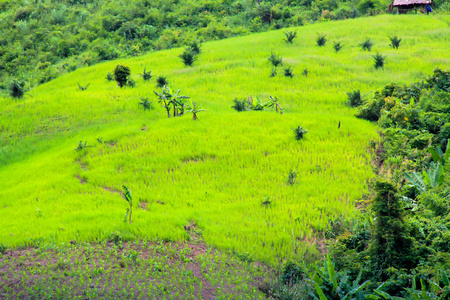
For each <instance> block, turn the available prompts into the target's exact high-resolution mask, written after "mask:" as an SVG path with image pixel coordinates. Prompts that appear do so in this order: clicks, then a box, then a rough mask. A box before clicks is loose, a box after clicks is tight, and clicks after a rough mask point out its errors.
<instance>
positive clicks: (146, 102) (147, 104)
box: [139, 97, 153, 111]
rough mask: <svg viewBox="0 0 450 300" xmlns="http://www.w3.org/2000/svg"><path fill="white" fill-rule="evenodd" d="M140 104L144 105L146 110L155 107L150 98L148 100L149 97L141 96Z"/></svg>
mask: <svg viewBox="0 0 450 300" xmlns="http://www.w3.org/2000/svg"><path fill="white" fill-rule="evenodd" d="M139 105H140V106H142V108H143V109H144V111H145V110H151V109H153V105H152V102H150V101H149V100H148V97H145V98H144V97H142V98H141V102H139Z"/></svg>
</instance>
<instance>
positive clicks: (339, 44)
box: [333, 42, 344, 53]
mask: <svg viewBox="0 0 450 300" xmlns="http://www.w3.org/2000/svg"><path fill="white" fill-rule="evenodd" d="M342 47H344V46H343V45H342V44H341V42H334V45H333V48H334V51H336V53H338V52H339V51H340V50H341V49H342Z"/></svg>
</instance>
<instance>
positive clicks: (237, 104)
mask: <svg viewBox="0 0 450 300" xmlns="http://www.w3.org/2000/svg"><path fill="white" fill-rule="evenodd" d="M233 102H234V104H233V106H231V108H233V109H235V110H237V111H245V110H247V107H246V104H247V101H246V100H245V99H243V100H239V99H237V98H236V99H234V100H233Z"/></svg>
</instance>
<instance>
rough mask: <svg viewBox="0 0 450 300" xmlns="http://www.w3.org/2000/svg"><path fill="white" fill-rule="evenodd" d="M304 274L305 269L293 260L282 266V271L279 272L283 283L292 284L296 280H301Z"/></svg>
mask: <svg viewBox="0 0 450 300" xmlns="http://www.w3.org/2000/svg"><path fill="white" fill-rule="evenodd" d="M305 275H306V269H305V267H304V266H302V265H297V264H295V263H293V262H288V263H287V264H286V266H285V267H284V268H283V273H282V274H281V278H280V279H281V281H282V282H283V284H289V285H293V284H295V283H297V282H298V281H300V280H302V279H303V278H304V277H306V276H305Z"/></svg>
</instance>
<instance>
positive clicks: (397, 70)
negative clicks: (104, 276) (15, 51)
mask: <svg viewBox="0 0 450 300" xmlns="http://www.w3.org/2000/svg"><path fill="white" fill-rule="evenodd" d="M290 30H292V29H290ZM293 30H296V31H297V35H298V38H297V39H295V40H294V43H293V44H286V43H285V42H283V38H284V33H283V30H279V31H272V32H267V33H261V34H255V35H251V36H246V37H240V38H233V39H229V40H223V41H217V42H210V43H205V44H204V45H203V48H202V50H203V52H202V54H201V55H200V57H199V60H198V61H197V62H196V63H195V64H194V66H193V67H184V66H183V64H182V63H181V61H180V59H179V58H178V55H179V54H180V53H181V52H182V51H183V49H172V50H168V51H161V52H157V53H152V54H149V55H147V56H143V57H136V58H132V59H127V60H120V61H114V62H108V63H104V64H100V65H96V66H94V67H90V68H84V69H80V70H77V71H76V72H73V73H70V74H67V75H66V76H63V77H61V78H59V79H57V80H54V81H52V82H50V83H48V84H45V85H42V86H40V87H39V88H37V89H35V90H32V91H31V92H30V96H27V97H25V98H24V99H21V100H17V101H13V100H11V99H10V98H4V99H0V105H1V107H2V111H1V116H0V128H2V131H1V135H0V137H1V139H2V148H1V149H0V151H1V152H0V161H1V162H2V166H1V167H0V190H1V193H0V205H1V207H2V209H1V211H0V217H1V219H2V222H1V225H2V226H1V228H0V243H2V244H5V245H9V246H20V245H27V244H31V243H33V241H35V239H38V238H46V239H49V240H51V241H68V240H72V239H77V240H82V241H90V240H99V239H103V238H105V237H107V236H108V235H109V233H110V232H111V231H114V230H119V231H121V232H122V234H123V235H130V236H134V237H146V238H162V239H167V240H183V239H187V238H188V235H187V233H186V232H185V230H184V227H183V226H184V225H187V224H189V223H190V222H191V221H194V222H195V223H196V224H197V226H198V227H199V228H201V229H202V230H203V235H204V238H205V241H206V242H207V243H208V244H209V245H212V246H214V247H218V248H220V249H224V250H230V251H234V252H237V253H239V254H241V255H245V256H248V257H251V258H253V259H258V260H262V261H265V262H269V263H277V262H280V261H283V260H288V259H297V258H301V257H302V256H303V254H304V253H305V251H306V249H307V248H308V245H309V246H310V245H311V244H312V243H313V242H314V240H315V237H316V236H317V235H318V232H320V231H322V230H324V229H325V228H326V225H327V223H328V221H329V220H330V219H332V218H335V217H337V216H339V215H342V214H344V215H352V214H354V213H355V212H356V209H355V201H356V200H357V199H360V198H361V197H362V194H363V193H365V192H367V182H368V180H369V179H370V178H372V177H373V174H372V172H371V168H370V153H369V152H368V150H367V145H368V142H369V140H371V139H377V133H376V130H377V128H376V127H375V126H374V125H373V124H370V123H369V122H366V121H364V120H359V119H357V118H355V117H354V112H355V111H354V109H352V108H350V107H348V106H347V105H346V104H345V102H346V94H345V92H350V91H353V90H361V92H362V93H363V94H364V93H368V92H370V91H373V90H376V89H378V88H380V87H382V86H383V85H385V84H388V83H390V82H397V83H410V82H414V81H417V80H419V79H420V78H422V77H423V76H424V75H427V74H431V73H432V70H433V69H434V68H435V67H441V68H448V67H449V66H450V57H449V56H448V49H449V48H450V30H449V26H448V18H446V17H443V16H438V17H433V16H421V15H417V16H414V15H413V16H411V15H410V16H387V15H386V16H378V17H373V18H366V19H354V20H347V21H339V22H330V23H321V24H316V25H311V26H305V27H300V28H295V29H293ZM317 33H322V34H326V36H327V39H328V42H327V44H326V46H325V47H321V48H319V47H317V46H316V44H315V38H316V36H317ZM394 35H397V36H398V37H400V38H402V42H401V45H400V48H399V49H398V50H393V49H392V48H390V47H389V38H388V36H394ZM367 38H370V39H371V40H372V41H373V42H374V46H373V49H372V52H370V53H368V52H363V51H362V50H361V47H360V46H359V44H360V43H361V42H363V41H364V40H365V39H367ZM334 41H340V42H341V43H342V44H344V48H343V49H342V50H341V51H340V52H339V53H335V52H334V49H333V48H332V44H333V42H334ZM271 51H275V52H276V53H278V54H280V55H281V56H282V57H283V63H284V66H285V67H286V66H292V67H293V69H294V74H295V76H294V78H292V79H290V78H286V77H284V76H283V75H282V73H283V71H282V68H279V70H278V73H279V74H278V75H277V76H276V77H275V78H270V77H269V74H270V70H271V68H272V67H271V66H270V65H269V61H268V59H267V58H268V56H269V55H270V53H271ZM376 52H380V53H381V54H382V55H386V56H387V58H386V64H385V67H384V69H379V70H375V68H374V67H373V58H372V55H374V54H375V53H376ZM118 63H122V64H125V65H128V66H130V68H131V70H132V72H133V74H132V76H133V78H134V79H135V80H136V82H137V86H136V87H135V88H123V89H120V88H117V87H116V84H115V83H113V82H108V81H107V80H106V79H105V76H106V74H107V73H108V72H111V71H112V70H113V68H114V67H115V65H116V64H118ZM144 67H146V68H147V71H148V70H152V74H154V75H163V76H168V79H169V81H170V86H171V87H172V88H173V89H181V94H183V95H188V96H190V97H191V98H192V100H193V101H196V102H197V103H198V104H200V106H201V107H203V108H205V109H207V111H206V112H202V113H200V114H199V121H193V120H192V116H191V115H186V116H183V117H179V118H170V119H168V118H167V115H166V113H165V111H164V109H163V108H161V107H159V105H158V104H157V103H156V96H155V95H154V93H153V91H154V90H159V89H157V88H155V81H154V78H153V79H152V80H151V81H150V82H144V81H143V80H142V79H141V78H140V77H139V75H138V74H139V73H141V72H142V70H143V69H144ZM305 68H306V69H308V76H307V77H304V76H302V75H301V72H302V70H303V69H305ZM77 83H80V84H81V85H86V84H87V83H90V86H89V88H88V89H87V90H86V91H80V90H79V89H78V86H77ZM250 95H252V96H254V97H255V96H256V97H259V98H260V99H262V100H263V101H266V100H267V99H268V96H269V95H273V96H276V97H278V98H279V100H280V103H281V105H282V107H283V108H284V109H285V114H284V115H279V114H277V113H275V112H274V111H264V112H261V111H253V112H240V113H239V112H236V111H234V110H233V109H232V108H231V105H232V104H233V103H232V101H233V99H234V98H242V99H243V98H246V97H248V96H250ZM140 97H149V99H151V100H152V101H153V102H154V106H155V109H154V110H152V111H150V112H149V111H143V110H142V109H141V108H139V105H138V103H139V101H140ZM339 122H340V124H341V125H340V128H338V123H339ZM298 125H300V126H303V127H305V128H306V129H308V131H309V133H307V134H306V135H305V138H304V139H303V140H301V141H296V140H295V139H294V134H293V132H292V130H291V129H292V128H294V127H297V126H298ZM99 137H101V138H102V140H103V143H99V142H97V140H96V138H99ZM80 140H82V141H83V142H84V141H87V145H88V146H91V147H88V148H86V149H85V150H83V151H75V150H74V148H76V146H77V144H78V142H79V141H80ZM290 170H297V171H298V180H297V181H298V182H297V183H296V184H294V185H289V184H288V183H287V178H286V177H287V174H288V172H289V171H290ZM122 184H125V185H126V186H128V187H129V188H130V189H131V190H132V194H133V199H134V210H133V222H132V223H131V224H127V223H124V222H123V216H124V213H125V211H126V208H127V203H126V202H125V200H123V199H122V198H121V194H120V191H121V185H122ZM267 198H268V199H269V201H271V204H270V205H262V204H261V203H262V202H264V201H266V199H267ZM141 203H143V204H141ZM144 208H145V209H144Z"/></svg>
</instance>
